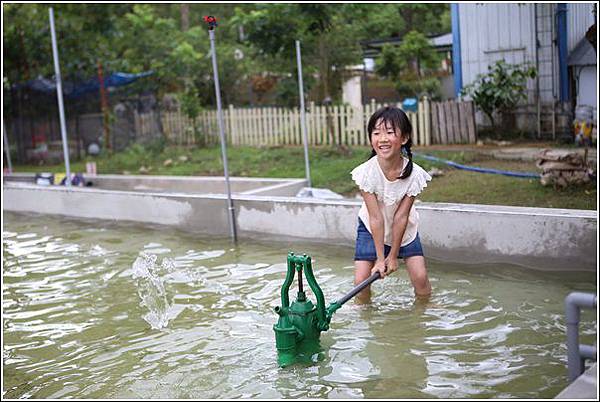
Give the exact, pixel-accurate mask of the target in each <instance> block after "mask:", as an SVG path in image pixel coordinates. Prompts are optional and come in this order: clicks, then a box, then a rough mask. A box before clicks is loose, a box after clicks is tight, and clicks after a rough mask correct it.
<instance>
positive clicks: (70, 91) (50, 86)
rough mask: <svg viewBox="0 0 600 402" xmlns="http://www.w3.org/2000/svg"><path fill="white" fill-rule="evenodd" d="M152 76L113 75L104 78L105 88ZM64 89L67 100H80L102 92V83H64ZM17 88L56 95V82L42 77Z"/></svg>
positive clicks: (143, 74)
mask: <svg viewBox="0 0 600 402" xmlns="http://www.w3.org/2000/svg"><path fill="white" fill-rule="evenodd" d="M152 74H153V72H152V71H146V72H143V73H139V74H129V73H120V72H116V73H112V74H110V75H108V76H106V77H104V86H105V87H106V88H111V87H113V88H114V87H120V86H124V85H129V84H131V83H133V82H134V81H136V80H138V79H140V78H144V77H147V76H149V75H152ZM62 87H63V95H64V96H65V97H66V98H79V97H80V96H83V95H85V94H88V93H92V92H96V93H97V92H98V91H100V81H99V80H98V78H97V77H96V78H91V79H89V80H87V81H83V82H79V83H73V82H69V81H65V82H63V83H62ZM15 88H29V89H31V90H33V91H38V92H44V93H47V94H51V93H56V81H54V80H50V79H48V78H43V77H41V78H36V79H34V80H30V81H27V82H24V83H22V84H17V85H16V86H15Z"/></svg>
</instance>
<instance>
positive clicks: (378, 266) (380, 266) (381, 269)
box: [371, 260, 386, 279]
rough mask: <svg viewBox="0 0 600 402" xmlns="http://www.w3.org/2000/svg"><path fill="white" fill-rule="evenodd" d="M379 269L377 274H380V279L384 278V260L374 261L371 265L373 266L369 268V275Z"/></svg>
mask: <svg viewBox="0 0 600 402" xmlns="http://www.w3.org/2000/svg"><path fill="white" fill-rule="evenodd" d="M377 271H379V275H380V276H381V279H383V278H385V273H386V270H385V260H377V261H375V265H373V268H372V269H371V275H373V274H374V273H375V272H377Z"/></svg>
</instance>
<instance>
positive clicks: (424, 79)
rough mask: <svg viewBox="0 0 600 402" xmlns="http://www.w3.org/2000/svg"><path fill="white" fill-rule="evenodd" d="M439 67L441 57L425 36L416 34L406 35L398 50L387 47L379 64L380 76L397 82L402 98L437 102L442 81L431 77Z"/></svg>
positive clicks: (377, 70)
mask: <svg viewBox="0 0 600 402" xmlns="http://www.w3.org/2000/svg"><path fill="white" fill-rule="evenodd" d="M439 63H440V56H439V54H438V53H437V51H436V50H435V48H434V47H433V46H432V45H431V44H430V43H429V40H428V39H427V37H426V36H425V35H423V34H422V33H420V32H417V31H410V32H409V33H407V34H406V35H405V36H404V38H403V40H402V43H400V45H398V46H394V45H391V44H386V45H384V46H383V49H382V52H381V55H380V57H379V58H378V59H377V61H376V69H375V71H376V72H377V74H379V75H381V76H384V77H386V78H389V79H391V80H393V81H394V82H395V87H396V91H397V92H398V94H399V95H400V96H401V97H408V96H410V97H421V96H423V95H427V96H429V97H430V98H437V97H438V96H439V93H440V86H441V85H440V82H439V80H438V79H437V78H436V77H434V76H432V75H431V72H432V70H434V69H435V68H436V67H437V66H438V65H439Z"/></svg>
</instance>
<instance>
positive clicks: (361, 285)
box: [336, 271, 381, 306]
mask: <svg viewBox="0 0 600 402" xmlns="http://www.w3.org/2000/svg"><path fill="white" fill-rule="evenodd" d="M379 278H381V275H380V274H379V271H375V273H374V274H372V275H371V276H370V277H368V278H367V279H365V280H364V281H362V282H361V283H359V284H358V285H356V286H355V287H354V288H353V289H352V290H351V291H350V292H348V294H346V296H344V297H342V298H341V299H339V300H338V301H337V302H336V303H337V304H339V305H340V306H342V305H343V304H344V303H346V302H347V301H348V300H350V299H352V298H353V297H354V296H356V295H357V294H358V293H360V291H361V290H363V289H364V288H366V287H367V286H369V285H370V284H371V283H373V282H375V281H376V280H377V279H379Z"/></svg>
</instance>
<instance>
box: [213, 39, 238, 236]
mask: <svg viewBox="0 0 600 402" xmlns="http://www.w3.org/2000/svg"><path fill="white" fill-rule="evenodd" d="M208 34H209V36H210V50H211V55H212V65H213V76H214V79H215V94H216V96H217V123H218V125H219V136H220V138H221V156H222V158H223V171H224V173H225V183H226V184H227V207H228V209H229V213H228V214H227V218H228V220H229V229H230V234H231V237H232V238H233V241H234V242H237V232H236V228H235V210H234V209H233V202H232V200H231V186H230V184H229V169H228V167H227V144H226V142H225V131H224V128H223V110H222V109H221V88H220V86H219V71H218V68H217V52H216V50H215V32H214V31H213V30H212V29H209V31H208Z"/></svg>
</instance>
